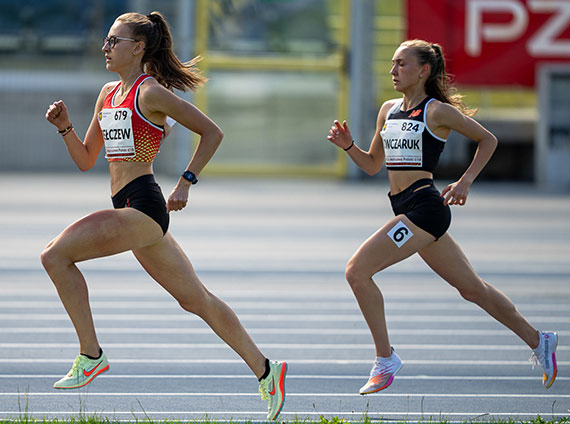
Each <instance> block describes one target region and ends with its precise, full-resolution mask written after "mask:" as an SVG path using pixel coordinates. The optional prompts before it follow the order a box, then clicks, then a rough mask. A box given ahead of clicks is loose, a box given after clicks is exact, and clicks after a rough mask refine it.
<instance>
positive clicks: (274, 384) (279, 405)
mask: <svg viewBox="0 0 570 424" xmlns="http://www.w3.org/2000/svg"><path fill="white" fill-rule="evenodd" d="M286 374H287V364H286V363H285V362H277V361H269V375H268V376H267V377H265V378H264V379H263V380H261V381H260V382H259V394H260V395H261V398H262V399H264V400H266V401H267V419H268V420H275V419H277V417H278V416H279V414H280V413H281V409H283V404H284V403H285V375H286Z"/></svg>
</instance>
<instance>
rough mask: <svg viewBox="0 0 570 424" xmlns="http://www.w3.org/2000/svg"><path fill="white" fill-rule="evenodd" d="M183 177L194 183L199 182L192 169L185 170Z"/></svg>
mask: <svg viewBox="0 0 570 424" xmlns="http://www.w3.org/2000/svg"><path fill="white" fill-rule="evenodd" d="M182 177H184V178H185V179H187V180H188V181H190V182H191V183H192V184H196V183H197V182H198V179H197V178H196V175H194V173H193V172H190V171H186V172H184V174H182Z"/></svg>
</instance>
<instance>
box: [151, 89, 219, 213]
mask: <svg viewBox="0 0 570 424" xmlns="http://www.w3.org/2000/svg"><path fill="white" fill-rule="evenodd" d="M143 87H144V86H143ZM140 101H141V104H142V105H144V107H145V109H146V110H148V111H149V112H150V113H151V114H154V115H155V116H163V115H166V116H170V117H171V118H172V119H174V120H175V121H176V122H178V123H179V124H181V125H183V126H184V127H186V128H188V129H189V130H190V131H192V132H195V133H196V134H198V135H199V136H200V141H199V143H198V147H197V148H196V151H195V152H194V154H193V156H192V158H191V159H190V163H189V164H188V166H187V167H186V170H187V171H191V172H193V173H194V174H195V175H198V174H200V172H202V169H204V167H205V166H206V164H207V163H208V162H209V161H210V159H211V158H212V156H213V155H214V153H215V151H216V150H217V148H218V146H219V145H220V143H221V141H222V138H223V136H224V134H223V132H222V130H221V129H220V128H219V127H218V126H217V125H216V123H215V122H214V121H212V120H211V119H210V118H209V117H208V116H206V115H205V114H204V113H202V112H201V111H200V110H199V109H198V108H197V107H196V106H194V105H193V104H191V103H189V102H187V101H185V100H184V99H181V98H180V97H178V96H177V95H175V94H174V93H172V92H171V91H169V90H167V89H166V88H164V87H162V86H161V85H160V84H158V83H151V84H149V85H148V86H146V87H144V89H141V95H140ZM182 172H183V170H181V171H180V173H181V174H182ZM189 188H190V182H189V181H187V180H185V179H184V178H182V177H180V178H179V180H178V183H177V185H176V187H175V188H174V190H173V191H172V193H171V194H170V196H169V198H168V201H167V208H168V210H169V211H170V210H180V209H182V208H184V207H185V206H186V204H187V203H188V191H189Z"/></svg>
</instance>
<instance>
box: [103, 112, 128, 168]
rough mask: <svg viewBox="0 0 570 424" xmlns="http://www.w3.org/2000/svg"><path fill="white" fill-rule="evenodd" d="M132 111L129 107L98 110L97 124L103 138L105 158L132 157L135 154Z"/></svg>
mask: <svg viewBox="0 0 570 424" xmlns="http://www.w3.org/2000/svg"><path fill="white" fill-rule="evenodd" d="M132 114H133V112H132V110H131V109H129V108H125V107H122V108H116V109H103V110H102V111H101V112H99V115H98V118H99V126H100V127H101V131H102V132H103V139H104V140H105V158H107V159H116V158H132V157H133V156H135V154H136V152H135V139H134V137H133V123H132V120H131V116H132Z"/></svg>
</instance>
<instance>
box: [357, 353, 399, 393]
mask: <svg viewBox="0 0 570 424" xmlns="http://www.w3.org/2000/svg"><path fill="white" fill-rule="evenodd" d="M403 365H404V364H403V363H402V360H401V359H400V357H399V356H398V355H397V354H396V352H394V348H392V356H390V357H389V358H380V359H378V358H377V359H376V361H374V366H373V367H372V371H370V378H369V379H368V382H367V383H366V384H365V385H364V386H362V387H361V388H360V394H361V395H368V394H370V393H375V392H379V391H380V390H384V389H385V388H387V387H388V386H389V385H390V384H392V382H393V381H394V376H395V375H396V373H397V372H398V371H400V369H401V368H402V366H403Z"/></svg>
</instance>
